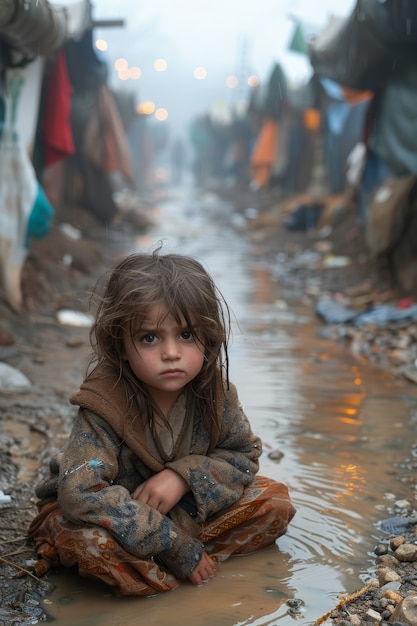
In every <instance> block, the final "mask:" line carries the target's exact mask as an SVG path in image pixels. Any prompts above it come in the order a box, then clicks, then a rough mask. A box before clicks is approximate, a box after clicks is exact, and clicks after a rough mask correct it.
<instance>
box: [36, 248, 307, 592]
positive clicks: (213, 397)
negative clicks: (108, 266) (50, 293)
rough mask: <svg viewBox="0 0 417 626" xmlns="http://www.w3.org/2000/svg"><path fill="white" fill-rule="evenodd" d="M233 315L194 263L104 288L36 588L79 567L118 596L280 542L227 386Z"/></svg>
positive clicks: (117, 275) (41, 491)
mask: <svg viewBox="0 0 417 626" xmlns="http://www.w3.org/2000/svg"><path fill="white" fill-rule="evenodd" d="M229 321H230V320H229V312H228V308H227V305H226V304H225V303H224V301H223V299H222V297H221V295H220V294H219V292H218V291H217V289H216V287H215V285H214V284H213V281H212V279H211V278H210V276H209V275H208V274H207V272H206V271H205V270H204V268H203V267H202V265H200V263H198V262H197V261H196V260H194V259H192V258H189V257H186V256H181V255H177V254H167V255H160V254H159V253H158V251H156V252H154V253H151V254H142V253H138V254H132V255H131V256H128V257H127V258H125V259H122V260H121V261H120V262H119V263H118V265H117V266H116V267H115V268H114V270H113V271H112V273H111V275H110V279H109V281H108V284H107V287H106V290H105V292H104V296H103V297H102V298H101V299H100V302H99V304H98V309H97V313H96V318H95V322H94V324H93V327H92V329H91V343H92V347H93V357H92V360H91V363H90V367H89V371H88V372H87V378H86V379H85V381H84V382H83V384H82V385H81V388H80V391H78V393H75V394H74V395H73V396H72V397H71V399H70V401H71V403H72V404H74V405H77V406H79V411H78V416H77V417H76V419H75V422H74V425H73V428H72V432H71V434H70V437H69V441H68V443H67V445H66V447H65V449H64V450H63V451H62V452H61V453H60V454H59V455H58V456H57V457H56V458H55V459H53V461H52V462H51V465H50V470H51V473H50V477H49V478H48V480H46V481H45V482H44V483H43V484H42V485H40V486H39V487H38V489H37V491H36V493H37V495H38V497H39V498H40V501H39V502H38V508H39V513H38V515H37V516H36V517H35V519H34V520H33V522H32V524H31V526H30V529H29V533H30V536H31V537H32V538H33V539H34V540H35V542H36V547H37V552H38V557H39V560H38V562H37V565H36V567H35V569H36V572H37V573H38V575H40V574H42V573H43V572H45V571H47V569H49V567H50V566H51V565H64V566H67V567H71V566H74V565H77V566H78V569H79V573H80V574H81V575H82V576H88V577H92V578H96V579H100V580H102V581H104V582H105V583H107V584H108V585H110V586H112V587H114V588H115V589H116V591H117V592H118V593H119V594H121V595H138V596H148V595H153V594H156V593H159V592H161V591H169V590H172V589H175V588H176V587H177V586H178V584H179V580H181V579H189V580H190V581H191V583H193V584H194V585H201V584H202V583H205V582H207V581H208V580H209V579H210V578H211V577H213V576H214V575H215V573H216V568H217V566H216V564H217V563H218V562H220V561H224V560H225V559H227V558H228V557H229V556H231V555H232V554H244V553H248V552H253V551H254V550H257V549H258V548H261V547H262V546H267V545H270V544H273V543H274V542H275V539H276V538H277V537H279V536H280V535H283V534H284V533H285V532H286V530H287V525H288V523H289V522H290V521H291V519H292V517H293V515H294V513H295V509H294V507H293V505H292V504H291V501H290V498H289V495H288V490H287V488H286V486H285V485H283V484H281V483H278V482H275V481H273V480H271V479H269V478H264V477H260V476H258V475H257V472H258V459H259V456H260V455H261V451H262V450H261V441H260V439H259V438H258V437H257V436H256V435H254V434H253V432H252V430H251V427H250V424H249V422H248V419H247V417H246V415H245V413H244V411H243V408H242V406H241V404H240V403H239V400H238V397H237V393H236V389H235V388H234V386H233V385H232V384H231V383H229V380H228V358H227V342H228V333H229Z"/></svg>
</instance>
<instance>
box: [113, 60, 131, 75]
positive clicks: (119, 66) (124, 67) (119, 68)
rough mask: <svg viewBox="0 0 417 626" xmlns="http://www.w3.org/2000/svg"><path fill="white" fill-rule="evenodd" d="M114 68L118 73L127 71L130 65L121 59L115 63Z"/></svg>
mask: <svg viewBox="0 0 417 626" xmlns="http://www.w3.org/2000/svg"><path fill="white" fill-rule="evenodd" d="M114 67H115V69H116V70H117V71H118V72H122V71H123V70H127V68H128V67H129V63H128V62H127V60H126V59H122V58H120V59H117V60H116V61H115V62H114Z"/></svg>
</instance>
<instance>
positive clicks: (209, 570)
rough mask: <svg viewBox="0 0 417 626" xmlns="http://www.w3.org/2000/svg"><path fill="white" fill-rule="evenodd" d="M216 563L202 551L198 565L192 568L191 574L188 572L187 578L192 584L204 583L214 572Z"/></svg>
mask: <svg viewBox="0 0 417 626" xmlns="http://www.w3.org/2000/svg"><path fill="white" fill-rule="evenodd" d="M216 570H217V568H216V563H215V562H214V561H213V559H212V558H211V557H209V555H208V554H207V552H203V556H202V557H201V559H200V562H199V563H198V565H197V566H196V567H195V568H194V569H193V571H192V572H191V574H188V579H189V580H190V581H191V582H192V583H193V585H202V584H204V583H206V582H207V581H208V580H209V579H210V578H213V576H214V575H215V573H216Z"/></svg>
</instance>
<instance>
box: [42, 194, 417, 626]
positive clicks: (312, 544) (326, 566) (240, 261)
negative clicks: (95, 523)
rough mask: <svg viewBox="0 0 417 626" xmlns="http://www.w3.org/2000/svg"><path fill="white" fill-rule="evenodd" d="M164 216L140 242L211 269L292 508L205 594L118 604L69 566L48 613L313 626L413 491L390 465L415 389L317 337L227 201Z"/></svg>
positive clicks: (167, 209) (268, 452)
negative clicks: (287, 520) (283, 525)
mask: <svg viewBox="0 0 417 626" xmlns="http://www.w3.org/2000/svg"><path fill="white" fill-rule="evenodd" d="M160 210H161V217H160V220H159V224H160V226H158V229H155V232H154V233H151V235H150V236H149V235H148V236H146V237H143V238H141V237H139V238H138V239H137V241H136V242H135V246H136V247H137V249H142V250H150V249H152V248H153V247H154V246H155V245H156V243H157V242H158V241H160V240H163V241H164V248H165V250H166V251H167V252H168V251H178V250H180V251H181V252H183V253H186V254H191V255H193V256H195V257H197V258H198V259H199V260H200V261H202V262H203V264H204V265H205V267H207V269H208V270H209V271H210V272H211V273H212V275H213V277H214V279H215V281H216V283H217V284H218V286H219V288H220V290H221V291H222V292H223V293H224V295H225V297H226V299H227V301H228V303H229V304H230V306H231V308H232V311H233V314H234V316H235V318H236V320H238V323H237V322H235V323H234V328H233V343H232V346H231V349H230V359H231V379H232V380H233V382H234V383H235V384H236V385H237V387H238V390H239V395H240V398H241V400H242V402H243V404H244V405H245V409H246V412H247V414H248V416H249V418H250V420H251V422H252V425H253V428H254V430H255V431H256V432H257V433H258V434H259V435H260V436H261V437H262V439H263V441H264V454H263V456H262V458H261V473H263V474H265V475H267V476H270V477H272V478H275V479H277V480H280V481H283V482H285V483H287V484H288V486H289V489H290V492H291V494H292V498H293V501H294V504H295V506H296V508H297V514H296V516H295V518H294V520H293V522H292V523H291V525H290V529H289V532H288V534H287V535H286V536H285V537H282V538H280V539H279V540H278V547H271V548H267V549H264V550H261V551H260V552H258V553H255V554H253V555H249V556H245V557H235V558H232V559H230V560H229V561H227V562H226V563H224V564H223V565H222V566H221V568H220V571H219V574H218V575H217V577H216V578H215V579H213V580H212V581H210V583H209V584H207V585H206V586H204V587H201V588H195V587H192V586H191V585H190V584H188V583H185V584H184V585H182V586H181V587H180V588H179V589H178V590H176V591H174V592H172V593H169V594H166V595H161V596H158V597H154V598H149V599H147V598H117V597H115V596H114V595H113V593H112V592H111V590H109V589H108V588H106V587H104V586H102V585H96V584H93V583H91V582H89V581H85V580H82V579H80V578H78V577H77V576H76V575H75V574H73V573H68V572H65V573H61V574H60V575H59V576H56V577H55V578H54V582H55V583H56V585H57V588H56V591H55V592H54V593H53V594H52V596H51V597H49V598H48V599H47V601H46V604H45V607H46V608H47V610H48V611H49V613H50V616H51V619H53V620H54V623H55V624H57V625H59V626H69V625H73V624H77V625H78V626H82V625H85V626H87V625H88V626H95V625H96V624H97V625H100V626H121V625H123V626H136V625H139V624H146V626H152V625H155V626H156V625H158V626H168V625H169V626H180V625H181V626H187V625H189V626H196V625H198V626H205V625H207V626H209V625H210V626H211V625H212V624H216V626H245V625H249V624H251V625H252V626H272V625H275V624H282V625H284V626H287V625H289V624H293V622H294V620H295V619H296V620H297V623H298V624H299V625H300V626H301V625H304V624H310V623H311V622H314V621H315V620H316V619H318V618H320V617H321V616H322V615H323V614H325V613H326V612H327V611H329V610H330V609H331V608H332V607H334V605H335V604H336V603H337V597H338V594H339V593H340V592H342V591H348V592H353V591H355V590H357V589H359V588H360V587H361V586H362V584H363V582H364V581H365V580H366V579H367V571H366V570H367V567H368V563H367V554H369V553H370V552H371V551H372V550H373V548H374V546H375V544H376V543H377V540H378V538H379V532H378V531H377V530H376V527H375V524H376V522H377V521H378V520H380V519H381V517H389V516H390V515H391V514H392V507H393V502H392V497H393V496H392V495H390V494H395V497H396V498H399V499H401V498H410V497H412V494H411V493H410V487H407V486H406V485H403V484H402V483H400V482H398V481H397V480H396V477H395V474H394V473H393V472H392V466H393V464H394V463H395V462H396V461H401V460H403V457H404V456H406V455H407V453H408V449H409V445H410V442H411V441H412V439H413V438H415V430H416V424H413V423H412V419H411V417H412V414H413V413H415V411H416V406H417V392H416V390H415V387H413V386H412V385H410V384H408V383H407V382H405V381H401V380H397V379H393V378H392V376H390V375H389V374H385V373H383V372H379V371H376V370H373V369H371V368H370V367H368V366H366V365H364V364H362V363H360V362H359V361H357V360H356V359H355V357H354V356H353V355H351V354H350V353H349V352H347V351H346V350H344V349H343V347H342V346H339V345H337V344H336V343H332V342H327V341H325V340H324V339H321V338H320V337H319V335H318V332H317V329H318V326H319V322H318V321H317V319H316V318H315V316H314V312H312V311H311V310H310V309H308V308H307V307H305V306H303V305H302V304H301V303H300V300H299V299H298V298H297V296H296V295H295V294H293V293H292V292H291V291H290V290H288V289H282V288H280V287H279V286H277V285H276V283H275V282H274V280H273V279H272V278H271V272H270V270H269V268H268V267H266V266H265V265H264V264H262V263H261V262H259V259H257V258H256V257H254V256H253V255H252V254H251V250H250V246H249V245H248V244H247V243H246V242H244V241H242V240H241V238H240V237H239V236H238V235H236V234H235V233H234V232H233V231H232V230H231V229H229V227H228V218H227V210H228V208H227V206H224V205H222V204H221V203H216V202H215V201H213V198H212V197H211V196H210V197H209V199H206V201H204V199H203V200H202V201H197V200H196V199H194V200H193V199H192V198H190V197H189V196H186V195H184V196H182V197H180V198H178V199H177V200H176V201H170V202H166V203H165V204H164V205H163V206H162V207H161V209H160ZM156 231H157V232H156ZM132 251H133V249H132V250H126V252H127V253H128V252H132ZM390 507H391V508H390ZM381 509H384V510H383V511H381ZM373 562H374V559H373V558H372V557H371V556H369V566H371V565H372V564H373ZM295 600H296V601H299V604H300V606H299V613H298V614H295V615H294V613H293V612H292V611H293V609H292V607H291V604H296V605H297V604H298V603H297V602H294V601H295Z"/></svg>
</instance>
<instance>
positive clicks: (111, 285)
mask: <svg viewBox="0 0 417 626" xmlns="http://www.w3.org/2000/svg"><path fill="white" fill-rule="evenodd" d="M95 295H96V297H98V307H97V311H96V315H95V321H94V323H93V326H92V328H91V333H90V340H91V345H92V348H93V355H92V358H91V361H90V369H91V368H93V369H95V368H96V367H97V366H99V365H100V364H102V363H106V364H108V365H111V366H112V367H113V368H114V370H115V372H116V373H117V374H118V376H119V381H121V382H122V383H124V384H125V385H126V392H127V394H128V397H129V398H130V399H132V400H133V399H136V401H137V402H138V404H139V408H140V409H141V410H142V411H145V412H146V413H147V418H148V420H149V422H150V423H152V416H153V413H154V411H155V410H158V409H157V407H155V406H154V405H153V403H152V399H151V397H150V395H149V394H148V393H147V391H146V389H145V387H144V386H143V385H142V383H141V381H138V379H137V378H136V377H135V375H134V374H133V372H132V370H131V369H130V366H129V363H128V362H127V361H126V360H125V358H124V341H123V340H124V337H125V336H126V333H130V334H133V333H135V332H137V330H138V329H139V328H140V326H141V325H142V323H143V321H144V320H145V318H146V317H147V315H148V313H149V311H150V310H151V309H152V308H153V307H155V306H157V305H160V304H161V303H163V304H164V305H165V306H166V308H167V309H168V311H169V312H170V313H171V314H172V315H173V317H174V318H175V320H176V321H177V322H180V321H181V318H183V319H184V320H185V322H186V324H187V327H188V328H189V329H190V331H191V332H192V333H193V335H194V337H196V339H197V340H199V341H201V343H202V344H203V345H204V349H205V352H204V365H203V367H202V369H201V371H200V373H199V374H198V375H197V376H196V378H195V379H194V380H193V381H191V382H190V383H189V386H190V387H191V389H192V390H193V396H194V403H195V404H194V406H195V409H196V410H197V412H198V413H199V414H200V415H201V416H202V419H203V421H204V425H205V427H206V429H207V431H208V433H209V434H210V439H211V447H213V446H214V445H215V443H216V440H217V438H218V435H219V432H220V427H221V413H220V407H221V406H222V404H223V402H224V388H225V385H228V382H229V380H228V351H227V347H228V340H229V335H230V312H229V308H228V306H227V303H226V302H225V300H224V298H223V296H222V295H221V293H220V291H219V290H218V289H217V287H216V286H215V284H214V282H213V280H212V278H211V277H210V276H209V274H208V273H207V272H206V270H205V269H204V268H203V266H202V265H201V264H200V263H199V262H198V261H196V260H195V259H193V258H191V257H188V256H183V255H179V254H166V255H162V254H159V251H158V250H156V251H155V252H152V253H135V254H131V255H130V256H127V257H125V258H123V259H121V260H120V261H119V263H118V264H117V265H116V266H115V267H114V269H113V270H112V271H111V274H110V278H109V280H108V282H107V286H106V288H105V291H104V294H103V296H102V297H99V296H98V294H97V292H96V294H95ZM93 299H94V296H93ZM138 391H140V392H141V393H138ZM160 417H161V418H162V419H165V417H164V416H163V415H160Z"/></svg>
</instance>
